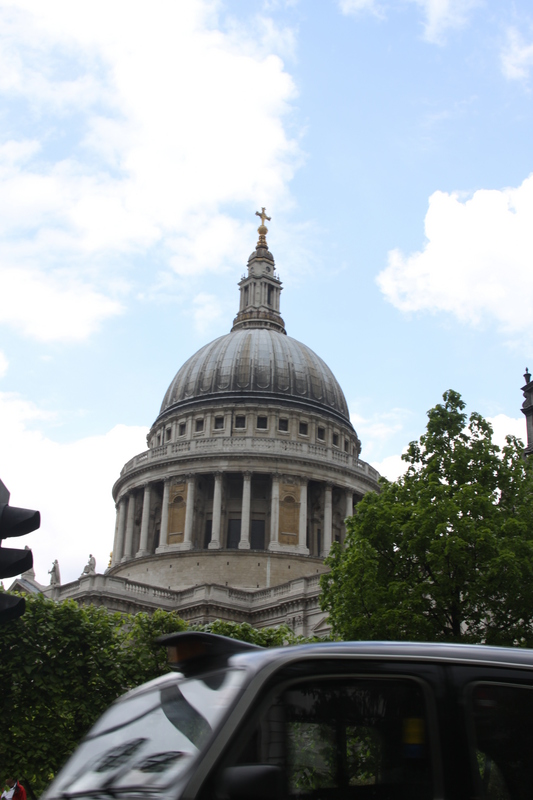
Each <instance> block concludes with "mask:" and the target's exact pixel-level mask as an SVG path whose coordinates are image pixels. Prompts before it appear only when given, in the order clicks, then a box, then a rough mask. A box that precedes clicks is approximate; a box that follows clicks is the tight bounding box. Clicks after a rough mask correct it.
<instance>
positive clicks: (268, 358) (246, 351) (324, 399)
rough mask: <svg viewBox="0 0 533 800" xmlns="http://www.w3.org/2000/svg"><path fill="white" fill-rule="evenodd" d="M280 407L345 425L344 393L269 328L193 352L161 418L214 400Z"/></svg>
mask: <svg viewBox="0 0 533 800" xmlns="http://www.w3.org/2000/svg"><path fill="white" fill-rule="evenodd" d="M224 399H226V400H230V401H237V402H238V401H241V402H242V401H245V400H247V399H253V400H254V401H258V400H260V401H264V402H272V401H275V402H283V403H285V404H288V405H292V406H296V405H297V406H299V407H300V408H301V407H302V406H307V407H308V408H310V409H311V408H315V409H317V410H320V411H322V412H323V411H326V412H329V413H330V414H331V415H333V416H335V417H337V418H339V421H342V422H344V423H346V422H348V424H350V417H349V413H348V406H347V403H346V399H345V397H344V394H343V391H342V389H341V387H340V386H339V384H338V382H337V380H336V378H335V376H334V375H333V373H332V371H331V370H330V368H329V367H328V366H327V364H326V363H325V362H324V361H323V360H322V359H321V358H319V356H317V355H316V353H314V352H313V351H312V350H311V349H310V348H309V347H307V346H306V345H304V344H302V343H301V342H298V341H297V340H296V339H292V338H291V337H290V336H287V335H286V334H284V333H280V332H278V331H277V330H274V329H271V328H249V329H246V328H244V329H238V330H233V331H232V332H231V333H228V334H226V335H225V336H221V337H220V338H218V339H215V340H214V341H213V342H211V343H210V344H207V345H205V347H202V348H201V349H200V350H198V352H197V353H195V355H193V356H192V357H191V358H189V360H188V361H186V362H185V364H184V365H183V366H182V367H181V369H180V370H179V372H178V373H177V375H176V376H175V378H174V380H173V381H172V383H171V384H170V386H169V388H168V390H167V392H166V394H165V397H164V400H163V403H162V405H161V411H160V416H161V415H162V414H164V413H165V412H167V411H169V410H170V409H175V408H176V407H185V406H190V405H192V404H197V403H199V402H202V403H204V402H205V401H209V400H214V401H217V402H220V401H221V400H224Z"/></svg>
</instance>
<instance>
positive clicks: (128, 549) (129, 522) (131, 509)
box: [122, 492, 135, 561]
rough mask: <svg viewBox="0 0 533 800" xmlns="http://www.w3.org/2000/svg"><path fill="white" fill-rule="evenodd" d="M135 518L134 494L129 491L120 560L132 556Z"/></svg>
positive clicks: (126, 559)
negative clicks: (124, 537)
mask: <svg viewBox="0 0 533 800" xmlns="http://www.w3.org/2000/svg"><path fill="white" fill-rule="evenodd" d="M134 520H135V495H134V493H133V492H131V493H130V496H129V498H128V516H127V517H126V540H125V542H124V555H123V556H122V561H128V560H129V559H130V558H133V523H134Z"/></svg>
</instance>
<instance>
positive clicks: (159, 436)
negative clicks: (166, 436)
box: [155, 433, 161, 447]
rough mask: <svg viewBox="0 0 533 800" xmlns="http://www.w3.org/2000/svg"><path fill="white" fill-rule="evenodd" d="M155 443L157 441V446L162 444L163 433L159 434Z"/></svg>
mask: <svg viewBox="0 0 533 800" xmlns="http://www.w3.org/2000/svg"><path fill="white" fill-rule="evenodd" d="M155 443H156V445H157V447H159V445H160V444H161V434H160V433H158V434H157V438H156V440H155Z"/></svg>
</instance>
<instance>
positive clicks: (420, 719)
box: [45, 633, 533, 800]
mask: <svg viewBox="0 0 533 800" xmlns="http://www.w3.org/2000/svg"><path fill="white" fill-rule="evenodd" d="M165 644H166V645H167V647H168V649H169V654H170V659H171V662H172V663H173V666H174V668H175V670H176V671H175V672H172V673H170V674H168V675H165V676H163V677H161V678H158V679H157V680H155V681H152V682H150V683H148V684H145V685H144V686H140V687H139V688H137V689H135V690H133V691H131V692H129V693H128V694H126V695H125V696H124V697H122V698H120V699H119V700H117V701H116V702H115V703H114V704H113V705H112V706H111V707H110V709H109V710H108V711H107V712H106V713H105V714H104V715H103V716H102V717H101V719H100V720H99V721H98V722H97V723H96V725H95V726H94V727H93V728H92V730H91V731H90V732H89V734H88V735H87V736H86V737H85V739H84V740H83V741H82V743H81V745H80V746H79V748H78V750H77V751H76V752H75V753H74V755H73V756H72V757H71V759H70V760H69V761H68V762H67V764H66V765H65V767H64V768H63V770H62V771H61V772H60V773H59V775H58V776H57V778H56V779H55V780H54V782H53V783H52V784H51V786H50V788H49V789H48V790H47V792H46V795H45V798H46V800H70V798H102V799H103V798H132V799H133V798H141V797H142V798H165V800H178V798H180V800H271V799H272V800H274V798H276V799H277V798H283V799H285V798H286V800H300V799H301V800H306V799H307V798H309V799H310V800H351V799H352V798H353V800H359V798H361V800H364V799H365V798H391V800H392V799H393V798H413V800H419V799H420V800H426V799H427V800H429V798H470V799H472V798H495V800H507V798H512V799H513V800H514V799H515V798H516V800H522V798H524V800H525V798H533V650H521V649H506V648H492V647H482V646H465V645H445V644H442V645H439V644H407V643H391V642H383V643H379V642H368V643H367V642H354V643H328V644H313V645H302V646H297V647H283V648H279V649H262V648H258V647H255V646H253V645H249V644H245V643H242V642H238V641H235V640H233V639H226V638H225V637H220V636H214V635H211V634H205V633H181V634H173V635H171V636H169V637H165Z"/></svg>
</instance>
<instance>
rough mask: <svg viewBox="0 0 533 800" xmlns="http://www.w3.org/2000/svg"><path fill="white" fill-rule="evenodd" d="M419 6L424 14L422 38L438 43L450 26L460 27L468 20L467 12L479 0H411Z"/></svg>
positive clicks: (477, 3)
mask: <svg viewBox="0 0 533 800" xmlns="http://www.w3.org/2000/svg"><path fill="white" fill-rule="evenodd" d="M411 2H414V3H416V5H418V6H420V7H421V8H422V10H423V12H424V15H425V25H424V38H425V39H426V40H427V41H428V42H433V43H434V44H440V43H442V41H443V37H444V34H445V32H446V31H447V30H449V29H450V28H462V27H463V26H464V25H466V23H467V22H468V15H469V12H470V11H472V9H474V8H475V7H476V6H478V5H479V4H480V3H479V0H411Z"/></svg>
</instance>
